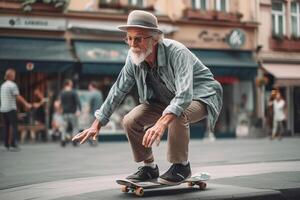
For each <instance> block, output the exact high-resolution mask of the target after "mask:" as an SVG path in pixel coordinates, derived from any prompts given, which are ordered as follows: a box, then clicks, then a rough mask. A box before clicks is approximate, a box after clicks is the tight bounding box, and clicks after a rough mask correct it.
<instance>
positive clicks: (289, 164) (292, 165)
mask: <svg viewBox="0 0 300 200" xmlns="http://www.w3.org/2000/svg"><path fill="white" fill-rule="evenodd" d="M299 144H300V139H284V140H283V141H281V142H279V141H276V142H270V141H268V140H221V141H218V140H217V141H216V142H214V143H207V142H203V141H200V140H197V141H191V153H192V155H191V160H193V161H194V162H193V163H192V170H193V172H194V173H197V172H200V171H205V172H209V173H210V174H211V175H212V179H211V180H210V181H208V186H207V189H206V190H204V191H200V190H198V189H197V188H194V189H193V188H188V187H187V186H186V185H180V186H175V187H173V188H164V189H159V190H152V191H146V192H145V196H144V197H145V198H151V199H172V200H174V199H247V200H248V199H255V200H256V199H272V200H273V199H275V200H277V199H280V200H283V199H285V200H286V199H288V200H292V199H300V159H299V158H300V155H299V152H298V151H299ZM127 145H128V144H127V143H100V144H99V146H98V147H97V148H90V147H89V146H88V145H85V146H82V147H80V148H73V147H71V146H70V147H67V148H66V149H62V148H59V147H58V146H55V145H53V144H51V145H33V146H24V147H22V151H21V152H18V153H15V152H0V157H1V162H0V199H3V200H4V199H5V200H24V199H60V200H66V199H70V200H71V199H72V200H83V199H84V200H96V199H97V200H99V199H133V198H136V196H135V195H133V194H123V193H122V192H121V191H120V186H119V185H117V184H116V183H115V180H116V179H120V178H124V177H125V176H127V175H128V174H129V173H131V172H132V170H133V169H135V167H136V166H137V165H135V164H132V163H131V162H129V161H131V160H130V159H131V157H130V156H131V154H130V153H131V152H130V151H128V146H127ZM204 149H205V150H206V151H207V152H209V153H206V154H205V156H206V157H205V156H204V155H201V154H199V153H198V154H197V153H195V152H203V151H204ZM262 149H264V152H263V151H262ZM282 149H284V151H282ZM154 151H155V152H154V153H155V154H156V155H157V162H158V163H159V164H160V169H161V170H165V169H167V168H168V163H165V162H164V160H165V158H164V155H163V154H164V151H166V144H162V146H161V147H160V148H156V149H154ZM259 152H260V153H261V154H258V153H259ZM117 155H118V156H117ZM27 156H28V157H27ZM21 157H23V158H24V159H23V160H22V162H18V161H17V160H18V159H19V160H20V159H21ZM25 157H26V158H25ZM43 158H44V159H43ZM201 158H203V159H205V161H203V160H202V161H201ZM120 159H121V160H120ZM197 161H198V162H197ZM247 161H248V162H247ZM16 164H17V165H16ZM37 164H39V166H37ZM125 166H126V167H125ZM124 167H125V168H124ZM22 169H23V170H22Z"/></svg>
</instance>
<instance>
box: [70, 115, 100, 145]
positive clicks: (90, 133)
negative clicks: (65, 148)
mask: <svg viewBox="0 0 300 200" xmlns="http://www.w3.org/2000/svg"><path fill="white" fill-rule="evenodd" d="M100 127H101V125H100V123H99V121H98V120H95V121H94V123H93V124H92V126H91V127H90V128H87V129H85V130H83V131H82V132H80V133H78V134H76V135H75V136H74V137H73V138H72V141H73V142H79V143H80V144H83V143H85V142H86V141H87V140H88V139H89V138H91V137H92V139H93V140H97V136H98V133H99V131H100Z"/></svg>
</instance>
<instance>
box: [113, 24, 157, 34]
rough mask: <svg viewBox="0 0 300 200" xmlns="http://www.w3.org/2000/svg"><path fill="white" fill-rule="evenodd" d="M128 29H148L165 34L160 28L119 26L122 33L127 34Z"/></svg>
mask: <svg viewBox="0 0 300 200" xmlns="http://www.w3.org/2000/svg"><path fill="white" fill-rule="evenodd" d="M128 28H143V29H147V30H153V31H156V32H158V33H163V32H162V31H161V30H159V29H158V28H151V27H147V26H141V25H122V26H118V29H119V30H120V31H123V32H126V31H127V29H128Z"/></svg>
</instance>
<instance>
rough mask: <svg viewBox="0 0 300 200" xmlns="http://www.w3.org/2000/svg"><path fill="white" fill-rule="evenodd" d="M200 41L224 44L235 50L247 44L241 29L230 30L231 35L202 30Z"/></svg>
mask: <svg viewBox="0 0 300 200" xmlns="http://www.w3.org/2000/svg"><path fill="white" fill-rule="evenodd" d="M198 39H200V40H201V42H203V43H210V44H212V43H215V44H216V43H219V44H220V43H223V44H227V45H229V46H230V47H231V48H233V49H238V48H241V47H242V46H243V45H244V44H245V40H246V36H245V33H244V32H243V31H242V30H241V29H233V30H230V32H229V33H228V32H227V33H226V32H213V31H209V30H202V31H201V32H200V33H199V34H198Z"/></svg>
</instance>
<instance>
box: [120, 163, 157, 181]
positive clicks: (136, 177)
mask: <svg viewBox="0 0 300 200" xmlns="http://www.w3.org/2000/svg"><path fill="white" fill-rule="evenodd" d="M158 176H159V170H158V166H157V165H156V167H155V168H154V169H153V168H152V167H148V166H141V167H139V169H138V171H137V172H135V173H134V174H132V175H130V176H128V177H126V179H129V180H132V181H150V180H153V179H156V178H158Z"/></svg>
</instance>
